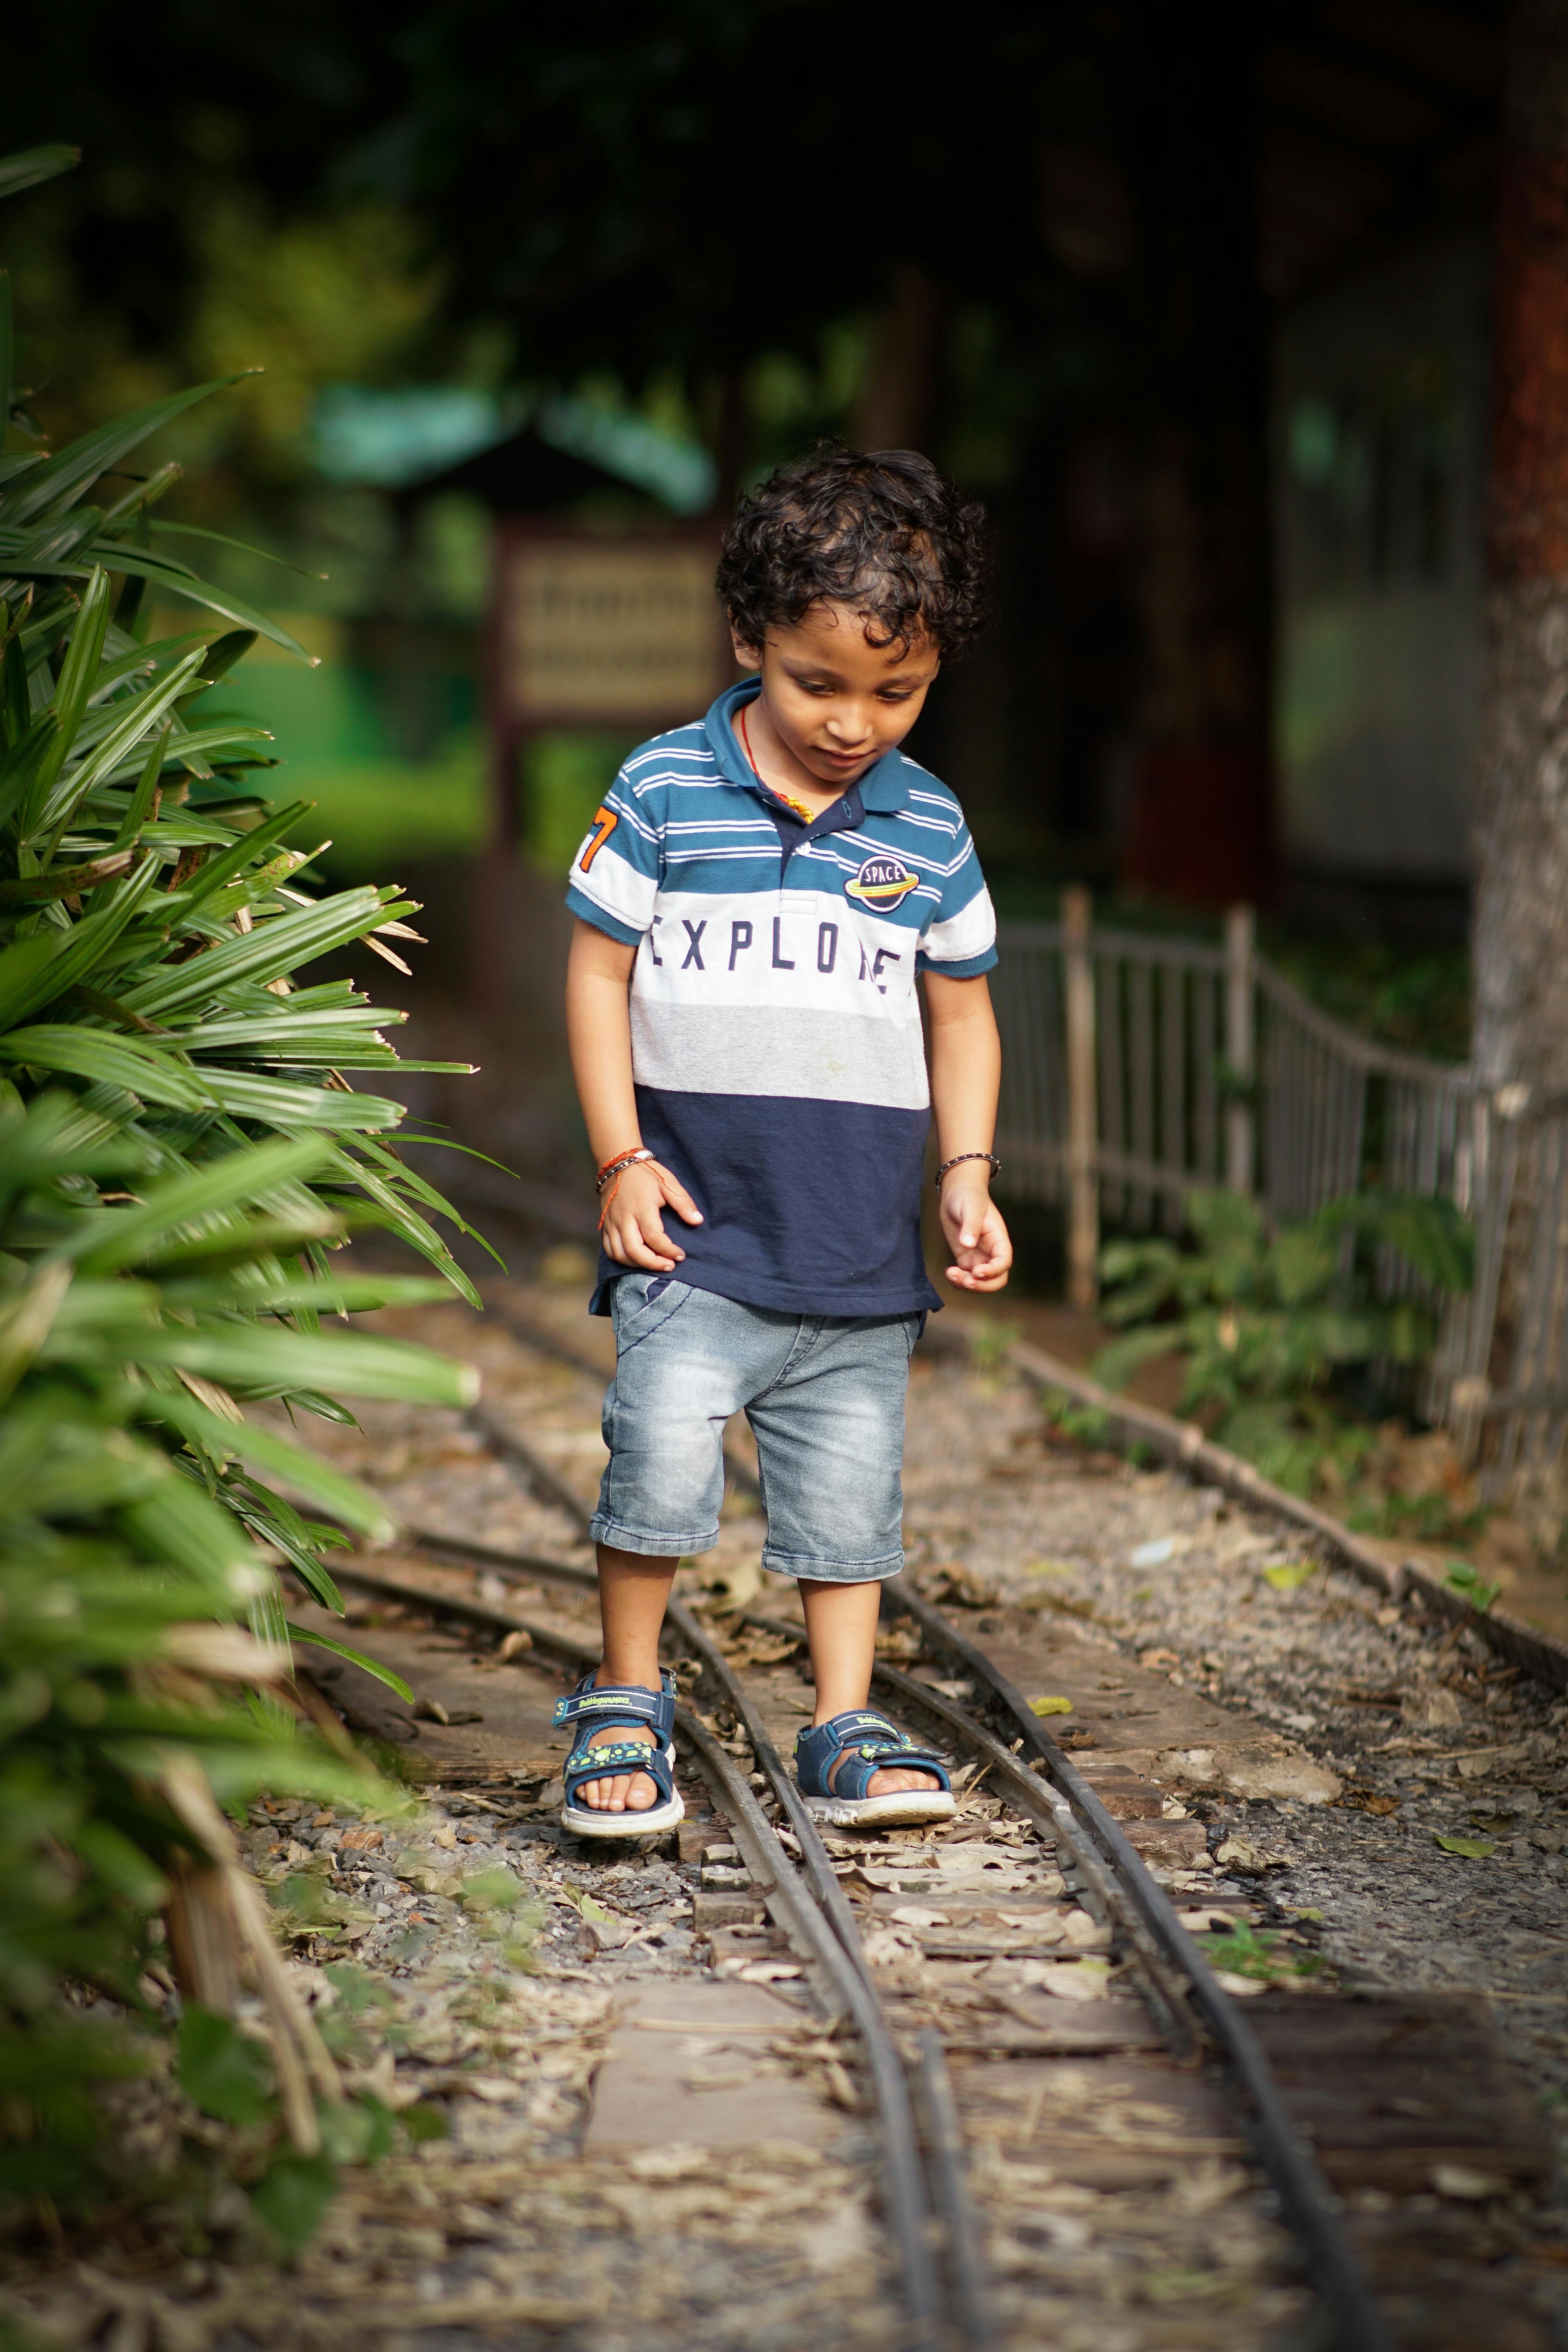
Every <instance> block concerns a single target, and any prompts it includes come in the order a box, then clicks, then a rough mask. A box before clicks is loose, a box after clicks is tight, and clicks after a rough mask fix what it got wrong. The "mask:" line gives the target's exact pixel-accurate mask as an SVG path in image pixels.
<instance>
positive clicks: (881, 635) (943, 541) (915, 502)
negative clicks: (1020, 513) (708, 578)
mask: <svg viewBox="0 0 1568 2352" xmlns="http://www.w3.org/2000/svg"><path fill="white" fill-rule="evenodd" d="M984 527H985V509H984V507H980V506H976V505H974V504H973V503H969V504H965V502H964V501H963V499H961V498H960V497H959V494H958V492H957V491H956V490H955V489H954V488H953V487H952V483H951V482H950V481H948V480H947V479H946V478H944V477H943V476H942V474H940V473H939V472H938V471H937V469H936V467H934V466H933V465H932V464H931V459H930V458H929V457H921V456H920V455H919V454H918V452H917V451H915V450H913V449H878V450H874V451H873V452H872V453H871V454H870V455H869V456H862V455H861V454H860V453H859V452H858V450H854V449H847V448H846V447H845V446H844V445H843V443H842V442H838V441H825V442H822V443H821V444H819V446H817V447H816V448H815V449H811V450H808V451H807V452H806V454H805V457H795V458H793V459H792V460H791V461H790V463H789V464H788V465H785V466H780V467H777V468H776V469H775V470H774V471H773V473H771V474H770V475H769V476H768V478H767V479H766V481H765V482H763V483H761V484H760V485H759V486H758V488H756V489H754V490H752V492H751V493H750V494H749V495H748V496H747V497H746V498H744V499H742V501H741V504H740V507H739V509H738V510H737V512H736V515H735V520H734V521H733V522H732V523H731V525H730V528H729V530H727V531H726V532H725V534H724V543H723V548H722V551H721V554H720V557H719V576H718V589H719V594H720V596H721V599H722V601H723V605H724V610H725V613H726V614H728V616H729V619H730V623H731V626H732V627H733V628H734V630H735V631H736V633H737V635H739V637H740V638H741V641H742V644H743V645H747V646H756V647H758V648H759V649H760V648H761V646H762V644H763V639H764V637H765V636H766V634H767V630H768V626H769V625H770V623H773V624H777V623H780V622H783V623H784V625H786V626H793V625H795V623H797V622H799V621H800V620H802V619H803V618H804V617H805V614H806V612H807V611H808V610H809V609H810V607H811V606H812V605H813V604H816V603H818V602H819V601H820V600H822V599H823V598H829V599H831V600H832V601H833V602H834V603H835V604H849V605H852V606H853V607H854V609H855V610H856V611H857V612H858V613H859V614H863V615H864V617H865V619H866V621H867V622H868V624H869V628H868V635H870V637H871V642H872V643H873V644H874V645H879V646H886V645H895V644H896V645H898V646H901V647H902V649H903V651H904V652H906V653H907V652H908V650H909V648H910V646H911V645H912V644H913V643H914V641H915V639H916V638H917V637H918V636H921V635H924V636H926V637H929V638H930V640H931V643H932V644H933V645H934V646H935V647H936V649H937V651H938V653H939V654H940V655H941V656H942V658H943V659H944V660H948V659H951V658H952V656H955V655H958V654H961V653H963V652H964V651H965V650H966V649H967V647H968V646H970V645H971V644H973V640H974V638H975V637H976V636H978V635H979V633H980V631H981V630H982V629H983V628H984V625H985V619H986V595H985V586H986V572H987V558H986V549H985V538H984Z"/></svg>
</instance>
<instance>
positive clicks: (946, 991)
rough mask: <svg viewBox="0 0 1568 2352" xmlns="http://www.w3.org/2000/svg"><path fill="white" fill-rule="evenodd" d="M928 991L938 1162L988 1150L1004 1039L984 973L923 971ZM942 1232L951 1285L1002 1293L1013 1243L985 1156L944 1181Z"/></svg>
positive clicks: (962, 1164)
mask: <svg viewBox="0 0 1568 2352" xmlns="http://www.w3.org/2000/svg"><path fill="white" fill-rule="evenodd" d="M925 991H926V1016H927V1019H928V1022H929V1024H930V1033H931V1108H932V1111H933V1112H934V1114H935V1118H936V1148H937V1158H938V1165H939V1166H940V1165H941V1163H942V1161H943V1160H952V1159H953V1158H954V1157H955V1156H956V1155H957V1154H958V1153H959V1152H961V1151H974V1152H989V1151H990V1150H991V1146H992V1142H993V1140H994V1136H995V1133H996V1097H997V1093H998V1090H999V1088H1000V1087H1001V1083H1002V1041H1001V1039H1000V1038H999V1037H998V1035H997V1034H996V1016H995V1014H994V1013H993V1012H992V1010H991V991H990V990H989V988H988V987H987V986H986V984H985V978H984V973H981V974H978V975H977V976H976V977H975V978H974V979H973V980H952V979H944V978H943V976H942V973H941V972H939V971H930V970H928V971H927V972H926V975H925ZM942 1232H943V1234H945V1235H946V1237H947V1243H948V1246H949V1248H950V1249H951V1250H952V1254H953V1259H954V1263H953V1264H952V1265H950V1266H949V1267H948V1269H947V1278H948V1280H949V1282H951V1283H952V1284H954V1285H955V1286H956V1287H957V1288H958V1289H960V1290H1000V1289H1001V1288H1002V1286H1003V1285H1004V1284H1005V1281H1006V1279H1007V1271H1008V1268H1009V1267H1010V1266H1011V1265H1012V1263H1013V1244H1012V1243H1011V1241H1010V1240H1009V1239H1008V1236H1007V1228H1006V1226H1005V1224H1004V1223H1003V1222H1002V1214H1001V1212H1000V1210H999V1209H998V1208H997V1207H996V1204H995V1202H994V1201H993V1200H992V1198H991V1170H990V1168H989V1166H988V1165H987V1163H986V1161H985V1160H984V1159H976V1160H960V1161H959V1164H958V1166H957V1167H956V1168H954V1169H952V1171H950V1173H949V1174H948V1175H947V1176H946V1177H944V1178H943V1180H942Z"/></svg>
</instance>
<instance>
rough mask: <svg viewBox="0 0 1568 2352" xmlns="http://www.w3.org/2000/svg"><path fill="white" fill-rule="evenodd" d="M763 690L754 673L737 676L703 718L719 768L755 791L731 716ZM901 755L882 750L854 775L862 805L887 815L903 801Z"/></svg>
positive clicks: (755, 783) (754, 778) (751, 775)
mask: <svg viewBox="0 0 1568 2352" xmlns="http://www.w3.org/2000/svg"><path fill="white" fill-rule="evenodd" d="M762 690H763V682H762V680H761V678H760V677H755V676H754V675H753V676H752V677H742V678H737V679H736V681H735V683H734V685H733V686H727V687H726V688H724V691H723V693H722V694H721V695H720V696H719V697H718V698H717V699H716V700H715V701H714V702H712V703H711V704H710V707H709V711H708V716H707V718H706V719H704V720H703V722H702V723H703V729H704V731H705V733H706V734H707V737H708V748H709V750H710V751H711V752H712V754H713V757H714V758H715V760H716V761H718V763H719V772H720V774H721V776H723V777H725V778H726V779H727V780H728V782H731V783H732V784H743V785H744V786H745V788H746V790H747V791H748V792H749V793H755V792H757V791H758V781H757V778H756V776H755V774H754V773H753V772H752V765H751V762H750V761H748V759H747V758H746V755H745V753H744V751H742V749H741V746H740V742H739V740H738V739H737V737H736V734H735V728H734V718H735V713H736V712H737V710H739V709H741V707H742V704H743V703H747V702H755V700H756V698H757V697H758V695H759V694H761V692H762ZM903 767H904V758H903V753H902V752H901V751H884V752H883V754H882V756H881V758H880V759H879V760H873V761H872V762H871V765H870V766H869V767H868V769H867V770H866V772H865V773H864V774H863V775H862V776H859V777H858V778H857V779H856V789H857V790H858V793H859V794H860V805H861V806H862V808H865V809H868V810H875V811H877V813H878V814H880V815H884V816H887V815H890V814H892V812H893V811H894V810H895V809H899V808H901V807H902V806H903V803H904V782H903Z"/></svg>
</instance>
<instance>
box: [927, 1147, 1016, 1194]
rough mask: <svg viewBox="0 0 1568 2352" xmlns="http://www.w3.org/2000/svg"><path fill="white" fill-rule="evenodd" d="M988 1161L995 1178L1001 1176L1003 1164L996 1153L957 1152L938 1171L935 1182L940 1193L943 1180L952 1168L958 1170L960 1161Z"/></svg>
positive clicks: (944, 1161)
mask: <svg viewBox="0 0 1568 2352" xmlns="http://www.w3.org/2000/svg"><path fill="white" fill-rule="evenodd" d="M960 1160H989V1161H990V1163H991V1173H992V1175H993V1176H1000V1174H1001V1173H1002V1162H1001V1161H1000V1160H998V1159H997V1157H996V1154H995V1153H994V1151H955V1152H954V1153H953V1155H952V1159H951V1160H943V1161H942V1166H941V1167H940V1168H939V1169H938V1170H937V1171H936V1176H935V1178H934V1180H933V1181H934V1182H935V1184H936V1189H937V1191H938V1192H941V1190H942V1178H943V1177H944V1176H945V1175H946V1174H947V1171H948V1170H949V1169H950V1168H956V1167H957V1166H958V1164H959V1162H960Z"/></svg>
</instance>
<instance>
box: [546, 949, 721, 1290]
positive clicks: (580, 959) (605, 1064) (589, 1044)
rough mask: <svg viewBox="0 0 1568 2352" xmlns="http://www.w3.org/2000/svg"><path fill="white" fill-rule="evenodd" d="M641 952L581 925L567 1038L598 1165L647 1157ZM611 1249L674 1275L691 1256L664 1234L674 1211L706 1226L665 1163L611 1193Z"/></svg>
mask: <svg viewBox="0 0 1568 2352" xmlns="http://www.w3.org/2000/svg"><path fill="white" fill-rule="evenodd" d="M636 961H637V949H636V948H635V947H631V946H628V945H626V943H625V942H624V941H623V940H613V939H611V938H610V937H609V935H608V934H607V933H606V932H605V931H601V930H597V929H595V926H594V925H593V924H592V923H585V922H584V921H583V919H582V918H581V917H579V918H578V920H577V925H576V928H575V929H574V932H573V935H572V952H571V956H570V958H569V960H568V962H567V966H566V1038H567V1043H568V1045H569V1046H570V1048H571V1053H572V1075H573V1076H574V1078H575V1079H576V1082H577V1099H578V1101H579V1102H580V1103H581V1104H582V1106H583V1118H584V1122H585V1124H586V1126H587V1129H588V1145H589V1149H590V1150H592V1152H593V1154H594V1164H595V1167H597V1168H602V1167H603V1166H604V1165H605V1162H606V1161H607V1160H618V1159H619V1158H620V1156H621V1154H622V1153H623V1152H626V1151H637V1150H640V1149H641V1145H642V1134H641V1130H640V1128H639V1126H638V1122H637V1094H636V1090H635V1088H634V1087H633V1084H632V1021H631V1006H630V1003H629V1001H628V991H629V989H630V986H631V976H632V966H633V964H634V963H635V962H636ZM605 1202H606V1206H605V1214H604V1224H603V1230H604V1236H605V1249H606V1251H607V1252H608V1253H609V1255H610V1256H611V1257H613V1258H614V1259H615V1261H616V1265H637V1266H646V1267H647V1269H648V1270H649V1272H650V1273H658V1274H670V1273H673V1271H674V1269H675V1267H676V1266H677V1265H679V1263H680V1261H681V1259H682V1258H684V1256H685V1255H686V1252H685V1251H684V1250H683V1249H682V1248H681V1247H680V1246H679V1243H676V1242H673V1241H671V1240H670V1238H669V1236H668V1234H667V1233H666V1232H665V1230H664V1219H663V1217H662V1215H661V1214H660V1212H661V1211H662V1210H663V1209H664V1208H665V1207H666V1205H668V1207H670V1208H672V1209H673V1210H674V1211H675V1213H676V1215H677V1216H678V1217H681V1218H683V1219H684V1220H685V1222H686V1223H687V1224H689V1225H700V1223H702V1216H701V1213H700V1210H699V1209H698V1206H697V1203H696V1202H695V1201H693V1199H692V1198H691V1195H690V1193H689V1192H687V1190H686V1188H685V1186H684V1185H683V1184H681V1183H679V1182H678V1181H677V1180H676V1178H675V1177H674V1176H672V1175H671V1174H670V1172H669V1170H668V1168H665V1167H663V1166H661V1165H660V1163H659V1162H658V1160H639V1161H638V1163H637V1166H636V1167H635V1168H628V1169H626V1170H625V1171H624V1172H623V1173H622V1174H621V1175H619V1176H613V1177H612V1178H611V1179H610V1181H609V1183H608V1184H607V1185H606V1186H605Z"/></svg>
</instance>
